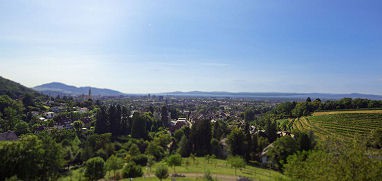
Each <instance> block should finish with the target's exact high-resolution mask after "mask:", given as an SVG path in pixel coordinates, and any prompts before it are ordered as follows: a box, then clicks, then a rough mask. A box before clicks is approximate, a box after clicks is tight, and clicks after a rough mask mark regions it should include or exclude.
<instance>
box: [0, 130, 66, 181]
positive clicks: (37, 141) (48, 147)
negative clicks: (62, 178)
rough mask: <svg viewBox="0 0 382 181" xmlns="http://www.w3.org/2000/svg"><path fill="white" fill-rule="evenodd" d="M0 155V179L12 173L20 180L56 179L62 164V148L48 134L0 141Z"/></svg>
mask: <svg viewBox="0 0 382 181" xmlns="http://www.w3.org/2000/svg"><path fill="white" fill-rule="evenodd" d="M0 155H1V157H0V163H1V164H0V180H4V179H5V178H7V177H11V176H14V175H16V176H17V177H18V178H20V179H22V180H41V179H56V178H57V176H58V172H59V170H60V169H61V168H62V165H63V159H62V158H63V155H62V148H61V147H60V145H59V144H57V143H56V142H54V140H53V139H52V138H50V137H49V136H44V137H41V138H39V137H38V136H36V135H24V136H22V137H21V138H20V140H18V141H1V142H0Z"/></svg>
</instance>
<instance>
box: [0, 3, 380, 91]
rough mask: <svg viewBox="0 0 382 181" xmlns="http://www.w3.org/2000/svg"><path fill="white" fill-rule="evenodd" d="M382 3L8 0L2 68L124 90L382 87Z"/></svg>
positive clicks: (34, 81)
mask: <svg viewBox="0 0 382 181" xmlns="http://www.w3.org/2000/svg"><path fill="white" fill-rule="evenodd" d="M381 7H382V2H380V1H377V0H366V1H356V0H349V1H345V2H344V1H339V0H334V1H303V0H294V1H282V0H276V1H240V2H236V1H235V2H234V1H207V2H206V1H160V2H158V1H90V0H89V1H81V3H79V2H78V1H42V0H31V1H21V0H20V1H19V0H15V1H2V3H1V4H0V26H1V27H2V28H1V29H0V63H1V65H0V72H1V73H0V76H3V77H4V78H7V79H11V80H14V81H16V82H18V83H21V84H23V85H26V86H28V87H34V86H37V85H41V84H45V83H50V82H62V83H65V84H68V85H74V86H77V87H79V86H92V87H98V88H108V89H114V90H118V91H121V92H124V93H143V94H144V93H161V92H173V91H226V92H289V93H364V94H375V95H382V72H381V71H380V69H381V67H382V51H381V50H382V33H381V32H382V24H381V23H380V19H381V17H382V11H380V8H381Z"/></svg>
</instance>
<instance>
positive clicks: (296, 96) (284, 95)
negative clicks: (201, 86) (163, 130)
mask: <svg viewBox="0 0 382 181" xmlns="http://www.w3.org/2000/svg"><path fill="white" fill-rule="evenodd" d="M162 95H172V96H192V97H236V98H258V99H270V98H273V99H275V98H276V99H277V98H279V99H306V98H307V97H311V98H312V99H313V98H320V99H342V98H344V97H347V98H363V99H373V100H382V96H380V95H372V94H359V93H352V94H326V93H282V92H281V93H280V92H258V93H256V92H236V93H235V92H202V91H191V92H179V91H177V92H167V93H162Z"/></svg>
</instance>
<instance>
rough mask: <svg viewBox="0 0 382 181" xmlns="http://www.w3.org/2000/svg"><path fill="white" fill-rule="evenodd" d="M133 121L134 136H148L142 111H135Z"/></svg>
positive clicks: (132, 134) (132, 131) (132, 130)
mask: <svg viewBox="0 0 382 181" xmlns="http://www.w3.org/2000/svg"><path fill="white" fill-rule="evenodd" d="M132 121H133V122H132V126H131V136H132V137H133V138H147V129H146V120H145V119H144V117H143V116H142V115H141V114H140V113H138V112H135V113H134V115H133V120H132Z"/></svg>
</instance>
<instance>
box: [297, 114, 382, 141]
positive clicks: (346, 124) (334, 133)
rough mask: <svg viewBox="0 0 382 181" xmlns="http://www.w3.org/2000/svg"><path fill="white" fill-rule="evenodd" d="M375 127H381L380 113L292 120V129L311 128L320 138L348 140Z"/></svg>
mask: <svg viewBox="0 0 382 181" xmlns="http://www.w3.org/2000/svg"><path fill="white" fill-rule="evenodd" d="M376 128H382V114H380V113H349V114H346V113H341V114H325V115H317V116H310V117H303V118H299V119H295V120H294V121H293V129H297V130H300V131H308V130H311V131H313V132H314V133H315V135H317V136H318V137H319V138H320V139H327V138H331V139H332V138H337V139H340V140H344V141H348V140H350V139H351V138H354V136H356V135H367V134H369V133H370V131H371V130H373V129H376Z"/></svg>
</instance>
